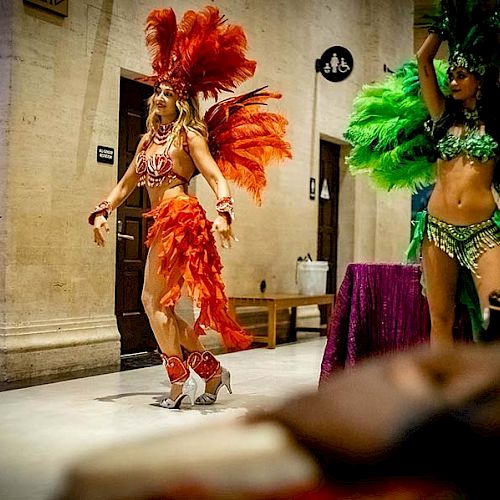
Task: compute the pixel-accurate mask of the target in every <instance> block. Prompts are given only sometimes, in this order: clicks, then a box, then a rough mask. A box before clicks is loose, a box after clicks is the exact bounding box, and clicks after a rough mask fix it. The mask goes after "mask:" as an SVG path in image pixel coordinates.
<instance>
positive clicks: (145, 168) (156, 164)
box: [135, 141, 189, 188]
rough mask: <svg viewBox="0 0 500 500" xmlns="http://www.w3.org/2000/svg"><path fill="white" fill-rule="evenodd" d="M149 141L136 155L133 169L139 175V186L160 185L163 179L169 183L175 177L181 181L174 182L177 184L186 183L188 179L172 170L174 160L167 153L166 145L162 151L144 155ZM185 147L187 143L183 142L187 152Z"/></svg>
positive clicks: (152, 186) (151, 186)
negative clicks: (178, 182)
mask: <svg viewBox="0 0 500 500" xmlns="http://www.w3.org/2000/svg"><path fill="white" fill-rule="evenodd" d="M151 142H152V141H149V143H147V144H146V145H145V146H144V148H143V149H142V151H140V152H139V154H138V155H137V160H136V164H135V171H136V173H137V174H138V175H139V186H145V185H147V186H148V187H150V188H154V187H158V186H161V185H162V184H163V183H164V182H165V181H166V182H167V183H168V184H170V183H171V182H173V181H174V180H175V179H178V180H179V181H181V182H180V184H176V185H177V186H180V185H182V184H188V183H189V179H186V178H185V177H183V176H182V175H181V174H179V173H177V172H176V171H175V170H174V162H173V160H172V158H171V157H170V155H169V153H168V149H169V147H168V146H167V147H166V148H165V151H164V152H163V153H153V154H151V155H146V149H147V148H148V147H149V145H150V144H151ZM186 148H187V144H183V149H184V150H185V151H186V152H187V154H189V151H188V150H186Z"/></svg>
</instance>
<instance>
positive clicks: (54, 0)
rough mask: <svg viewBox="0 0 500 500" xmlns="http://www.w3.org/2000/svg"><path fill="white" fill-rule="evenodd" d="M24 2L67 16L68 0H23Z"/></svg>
mask: <svg viewBox="0 0 500 500" xmlns="http://www.w3.org/2000/svg"><path fill="white" fill-rule="evenodd" d="M24 3H26V4H29V5H36V6H37V7H41V8H42V9H45V10H49V11H50V12H53V13H54V14H58V15H60V16H64V17H68V3H69V0H24Z"/></svg>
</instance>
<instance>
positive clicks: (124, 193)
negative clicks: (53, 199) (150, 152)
mask: <svg viewBox="0 0 500 500" xmlns="http://www.w3.org/2000/svg"><path fill="white" fill-rule="evenodd" d="M146 140H147V138H146V136H144V137H143V138H142V139H141V140H140V142H139V145H138V146H137V150H136V152H135V155H134V159H133V160H132V162H131V163H130V165H129V166H128V168H127V170H126V172H125V174H124V175H123V177H122V178H121V179H120V180H119V181H118V183H117V184H116V186H115V187H114V188H113V189H112V190H111V192H110V193H109V194H108V196H106V198H105V200H104V201H103V202H101V203H100V204H99V205H98V206H97V207H96V210H95V211H94V212H93V213H92V214H91V216H90V217H89V223H90V224H92V225H93V229H94V242H95V243H96V244H97V245H98V246H104V244H105V238H104V235H105V233H107V232H109V226H108V222H107V217H108V215H109V214H110V213H111V212H112V211H113V210H115V209H116V208H118V207H119V206H120V205H121V204H122V203H123V202H124V201H125V200H126V199H127V198H128V197H129V196H130V195H131V194H132V192H133V191H134V189H135V188H136V187H137V184H138V182H139V176H138V175H137V172H136V161H137V155H138V154H139V152H140V151H141V150H142V148H143V147H144V144H145V142H146ZM99 207H102V210H100V211H99Z"/></svg>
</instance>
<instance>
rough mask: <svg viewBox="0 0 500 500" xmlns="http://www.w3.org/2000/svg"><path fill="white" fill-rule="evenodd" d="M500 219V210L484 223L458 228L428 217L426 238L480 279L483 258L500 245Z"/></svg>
mask: <svg viewBox="0 0 500 500" xmlns="http://www.w3.org/2000/svg"><path fill="white" fill-rule="evenodd" d="M499 217H500V211H498V210H497V211H496V212H495V213H494V214H493V216H492V217H490V218H489V219H487V220H485V221H483V222H478V223H476V224H469V225H467V226H456V225H454V224H449V223H447V222H444V221H442V220H440V219H437V218H436V217H433V216H432V215H430V214H427V224H426V227H425V235H426V236H427V239H428V240H429V241H431V242H432V243H433V244H434V245H436V246H437V247H438V248H439V249H441V250H442V251H443V252H445V253H446V254H447V255H448V256H449V257H451V258H452V259H457V260H458V262H459V263H460V265H462V266H463V267H466V268H467V269H469V270H470V271H471V272H472V273H473V274H474V275H475V276H478V277H479V275H478V274H477V267H478V266H477V261H478V259H479V257H480V256H481V255H482V254H483V253H484V252H485V251H486V250H488V249H489V248H493V247H495V246H498V245H500V226H499V224H498V220H497V219H498V218H499Z"/></svg>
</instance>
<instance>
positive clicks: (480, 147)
mask: <svg viewBox="0 0 500 500" xmlns="http://www.w3.org/2000/svg"><path fill="white" fill-rule="evenodd" d="M436 150H437V152H438V153H439V156H440V158H442V159H443V160H451V159H452V158H455V157H456V156H459V155H460V154H465V155H466V156H467V158H469V159H476V160H478V161H480V162H481V163H485V162H487V161H488V160H492V159H494V158H496V157H497V155H498V143H497V141H495V139H493V137H491V135H489V134H481V133H480V132H479V130H478V129H477V128H473V129H469V130H467V129H466V132H465V136H463V137H460V136H458V135H455V134H452V133H450V132H448V133H447V134H446V135H445V136H444V137H442V138H441V139H440V140H439V141H438V142H437V143H436Z"/></svg>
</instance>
